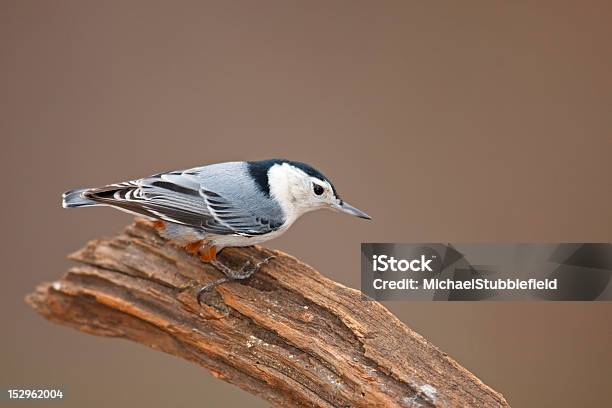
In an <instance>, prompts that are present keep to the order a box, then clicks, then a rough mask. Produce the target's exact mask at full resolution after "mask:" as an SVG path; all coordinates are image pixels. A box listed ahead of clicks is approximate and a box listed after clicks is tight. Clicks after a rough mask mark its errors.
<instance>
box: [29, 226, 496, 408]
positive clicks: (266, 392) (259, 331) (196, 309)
mask: <svg viewBox="0 0 612 408" xmlns="http://www.w3.org/2000/svg"><path fill="white" fill-rule="evenodd" d="M269 255H276V258H274V259H273V260H272V261H271V262H270V263H269V264H267V265H265V266H264V267H263V268H262V270H260V271H259V272H257V273H256V274H255V276H254V277H252V278H250V279H249V280H247V281H243V282H230V283H225V284H223V285H221V286H219V287H217V289H215V290H213V291H212V292H211V293H209V294H207V295H205V296H204V298H203V300H204V303H203V306H202V307H200V306H198V304H197V302H196V298H195V293H196V291H197V289H198V287H199V286H202V285H203V284H205V283H208V282H210V281H212V280H214V279H217V278H219V277H220V276H221V275H220V273H219V272H218V271H217V270H215V269H214V268H212V267H211V266H210V265H207V264H203V263H202V262H201V261H199V260H198V259H197V258H194V257H192V256H190V255H188V254H186V253H185V252H184V251H183V250H182V249H180V248H177V247H175V246H174V245H172V244H170V243H168V242H167V241H165V240H163V239H162V238H160V237H159V236H158V235H157V233H156V231H155V230H154V228H153V227H152V226H151V224H149V223H148V222H146V221H140V220H137V221H136V222H135V223H134V224H132V225H130V226H129V227H127V228H126V230H125V231H124V232H123V233H122V234H120V235H118V236H116V237H113V238H109V239H106V238H104V239H96V240H93V241H91V242H89V243H88V244H87V245H86V247H85V248H83V249H81V250H79V251H77V252H76V253H74V254H72V255H70V258H71V259H73V260H75V261H78V262H79V263H80V264H79V265H78V266H74V267H72V268H71V269H70V270H69V271H68V273H67V274H66V275H65V276H64V277H62V278H61V279H60V280H58V281H56V282H53V283H43V284H41V285H39V286H38V287H37V288H36V290H35V292H34V293H32V294H30V295H28V296H27V298H26V300H27V302H28V303H29V304H30V305H32V307H34V308H35V309H36V310H37V311H38V312H39V313H40V314H41V315H43V316H44V317H46V318H47V319H49V320H51V321H54V322H57V323H61V324H64V325H68V326H72V327H74V328H76V329H77V330H80V331H83V332H86V333H90V334H95V335H99V336H109V337H122V338H127V339H130V340H133V341H136V342H139V343H142V344H145V345H147V346H149V347H152V348H154V349H156V350H161V351H164V352H166V353H170V354H172V355H175V356H178V357H182V358H185V359H187V360H190V361H192V362H194V363H197V364H199V365H201V366H203V367H204V368H206V369H208V370H209V371H210V372H211V373H212V374H213V375H214V376H215V377H217V378H220V379H222V380H224V381H227V382H229V383H231V384H235V385H237V386H238V387H240V388H242V389H244V390H246V391H248V392H250V393H252V394H255V395H259V396H260V397H262V398H264V399H266V400H268V401H269V402H271V403H272V404H274V405H276V406H283V407H285V406H309V407H310V406H316V407H340V406H342V407H348V406H350V407H454V406H478V407H481V406H483V407H485V406H486V407H493V406H494V407H499V406H503V407H506V406H508V403H507V402H506V400H505V399H504V398H503V396H502V395H501V394H500V393H498V392H496V391H494V390H493V389H491V388H489V387H488V386H486V385H485V384H483V383H482V382H481V381H480V380H479V379H478V378H477V377H475V376H474V375H473V374H472V373H470V372H469V371H467V370H466V369H465V368H463V367H461V366H460V365H459V364H457V363H456V362H455V361H454V360H453V359H452V358H450V357H449V356H447V355H446V354H445V353H443V352H442V351H440V350H439V349H438V348H436V347H435V346H433V345H432V344H431V343H429V342H428V341H427V340H425V339H424V338H423V337H421V336H420V335H419V334H417V333H415V332H414V331H412V330H411V329H410V328H408V327H407V326H405V325H404V324H403V323H402V322H400V321H399V320H398V319H397V318H396V317H395V316H393V315H392V314H391V313H390V312H389V311H388V310H387V309H385V308H384V307H383V306H382V305H381V304H379V303H377V302H375V301H372V300H368V299H367V298H365V297H363V296H362V295H361V293H360V292H359V291H357V290H354V289H350V288H347V287H345V286H342V285H341V284H339V283H336V282H333V281H331V280H330V279H327V278H325V277H324V276H322V275H321V274H320V273H319V272H317V271H316V270H314V269H312V268H310V267H309V266H307V265H305V264H303V263H302V262H300V261H299V260H297V259H295V258H293V257H291V256H289V255H287V254H284V253H282V252H280V251H272V250H269V249H266V248H262V247H249V248H240V249H238V248H227V249H225V250H224V251H223V252H222V253H221V255H220V259H221V261H223V262H225V263H226V264H229V265H240V264H242V263H243V262H245V261H246V260H247V259H255V260H259V259H263V258H265V257H267V256H269ZM117 364H121V362H117Z"/></svg>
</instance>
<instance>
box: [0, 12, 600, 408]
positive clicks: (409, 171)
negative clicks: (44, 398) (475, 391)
mask: <svg viewBox="0 0 612 408" xmlns="http://www.w3.org/2000/svg"><path fill="white" fill-rule="evenodd" d="M573 3H574V4H573V5H571V2H570V5H562V4H561V3H560V2H550V3H548V4H545V3H538V4H536V3H535V2H524V4H514V2H502V1H474V2H470V3H469V4H466V3H464V2H455V1H450V2H446V3H442V2H422V1H398V2H384V3H383V2H357V1H346V2H339V1H320V2H310V1H308V2H307V1H302V2H287V1H279V2H252V1H245V2H211V3H203V2H181V3H180V4H177V3H175V2H166V3H156V2H142V3H135V2H118V1H117V2H102V1H97V2H84V1H74V2H72V1H71V2H67V1H52V2H51V1H37V2H32V1H22V0H19V1H7V0H2V1H0V70H1V77H0V81H1V82H0V87H1V88H0V106H1V113H0V114H1V117H0V118H1V120H0V135H1V137H2V144H1V147H2V161H1V164H0V165H1V166H2V169H1V170H2V182H1V184H2V203H3V204H2V210H3V211H2V224H1V225H2V228H3V238H2V245H1V246H0V248H1V249H0V250H1V251H2V261H3V263H2V265H3V268H2V269H3V271H2V272H3V280H2V284H1V285H0V286H1V288H2V289H1V291H2V292H1V296H0V316H1V319H2V320H1V322H2V336H1V337H0V350H1V353H2V363H1V369H0V386H2V387H8V386H13V387H28V386H46V387H49V386H57V387H61V388H62V389H64V391H65V393H66V394H67V397H66V399H65V401H64V402H63V403H62V404H60V405H58V406H71V407H81V406H85V404H86V406H89V407H107V406H111V405H112V404H116V405H120V406H127V405H132V406H138V405H141V406H145V404H146V406H148V407H164V406H179V407H187V406H220V405H221V404H223V406H226V407H229V406H244V404H245V403H246V402H249V405H252V406H265V405H266V404H265V403H264V402H262V401H259V400H257V401H256V400H255V398H253V397H250V396H249V395H247V394H245V393H243V392H242V391H240V390H238V389H235V388H234V387H231V386H229V385H227V384H225V383H223V382H221V381H218V380H215V379H213V378H212V377H211V376H210V375H209V374H207V373H206V372H205V371H204V370H201V369H199V368H197V367H195V366H192V365H191V364H189V363H187V362H184V361H179V360H177V359H174V358H171V357H169V356H166V355H163V354H161V353H158V352H154V351H152V350H149V349H147V348H145V347H142V346H140V345H136V344H132V343H129V342H126V341H120V340H108V339H101V338H94V337H90V336H87V335H84V334H80V333H77V332H76V331H73V330H69V329H66V328H63V327H59V326H56V325H53V324H51V323H48V322H47V321H45V320H43V319H42V318H40V317H39V316H37V315H36V314H35V313H34V312H33V311H32V310H30V309H29V308H28V307H27V306H26V305H25V304H24V303H23V301H22V299H23V296H24V295H25V294H26V293H27V292H28V291H30V290H31V289H32V288H33V287H34V285H35V284H36V283H38V282H40V281H42V280H53V279H54V278H56V277H58V276H59V275H60V274H61V273H62V272H63V271H64V270H65V269H66V268H67V267H68V266H69V264H70V263H69V262H68V261H67V260H65V255H66V254H67V253H68V252H70V251H72V250H75V249H77V248H79V247H80V246H81V245H82V244H83V243H84V242H85V241H86V240H88V239H90V238H93V237H96V236H99V235H110V234H114V233H115V232H117V231H119V230H120V229H121V228H122V227H123V226H124V225H125V224H126V223H128V222H130V217H129V216H127V215H125V214H122V213H119V212H116V211H113V210H111V209H83V210H74V211H67V210H62V209H61V208H60V194H61V192H62V191H63V190H66V189H69V188H74V187H82V186H97V185H101V184H106V183H109V182H115V181H121V180H124V179H129V178H136V177H140V176H145V175H148V174H151V173H154V172H158V171H162V170H172V169H177V168H185V167H190V166H194V165H199V164H206V163H212V162H219V161H226V160H245V159H261V158H270V157H276V156H281V157H287V158H291V159H296V160H303V161H307V162H309V163H311V164H313V165H315V166H317V167H319V168H320V169H321V170H322V171H323V172H325V173H326V174H327V175H328V176H330V178H332V179H333V180H334V182H335V184H336V186H337V187H338V189H339V191H340V193H341V194H342V195H343V196H344V198H346V199H347V201H349V202H351V203H353V204H355V205H357V206H359V207H360V208H363V209H364V210H366V211H367V212H368V213H370V214H371V215H372V216H373V217H374V221H373V222H365V221H363V220H358V219H354V218H351V217H347V216H341V215H339V214H334V213H327V212H320V213H315V214H309V215H307V216H305V217H304V218H303V219H302V220H300V221H299V222H298V223H297V224H296V225H295V226H294V227H293V229H292V230H291V231H290V232H289V233H287V234H286V235H285V236H284V237H282V238H281V239H278V240H276V241H273V242H271V243H270V244H269V245H270V246H273V247H276V248H279V249H282V250H285V251H287V252H289V253H291V254H294V255H296V256H298V257H299V258H301V259H302V260H304V261H305V262H307V263H310V264H311V265H313V266H315V267H317V268H318V269H320V270H321V271H322V272H323V273H325V274H327V275H328V276H330V277H332V278H334V279H336V280H339V281H340V282H342V283H344V284H346V285H349V286H351V287H359V255H358V254H359V243H360V242H362V241H370V242H372V241H374V242H376V241H399V242H402V241H413V242H414V241H416V242H422V241H425V242H427V241H460V242H500V241H510V242H512V241H536V242H537V241H553V242H554V241H610V240H611V239H612V232H611V231H612V229H611V227H612V211H611V204H612V188H611V183H610V174H611V171H612V164H611V162H610V154H611V153H612V136H611V129H612V115H611V112H612V91H611V89H612V80H611V78H612V76H611V75H610V73H611V72H612V59H611V51H610V39H611V38H612V28H611V27H612V25H610V21H611V20H612V8H611V6H610V2H607V1H602V2H598V3H596V2H573ZM387 306H388V307H389V308H390V309H391V310H392V311H393V312H394V313H396V314H397V315H398V316H399V317H400V318H401V319H402V320H403V321H404V322H406V323H407V324H409V325H410V326H411V327H413V328H414V329H416V330H417V331H418V332H420V333H422V334H423V335H424V336H426V337H427V338H429V339H430V340H431V341H433V342H434V343H435V344H437V345H438V346H440V347H441V348H442V349H444V350H445V351H447V352H448V353H449V354H450V355H451V356H453V357H454V358H456V359H457V360H458V361H459V362H460V363H461V364H463V365H465V366H466V367H467V368H469V369H470V370H472V371H473V372H474V373H476V374H477V375H478V376H480V378H482V380H483V381H484V382H486V383H487V384H489V385H491V386H492V387H494V388H496V389H497V390H499V391H501V392H503V393H504V395H505V396H506V397H507V398H508V400H509V401H510V403H511V404H513V405H514V406H515V407H525V406H529V407H536V406H539V407H542V406H567V407H570V406H602V405H605V404H606V403H609V401H610V398H612V390H611V389H610V381H611V376H612V368H611V365H612V364H611V363H612V353H611V350H610V343H611V340H612V329H611V327H612V325H611V323H612V319H611V313H610V312H611V311H612V309H611V306H612V305H611V304H610V303H544V302H541V303H529V302H515V303H493V302H490V303H430V302H422V303H408V302H395V303H389V304H388V305H387ZM3 392H4V391H3ZM3 397H4V396H3Z"/></svg>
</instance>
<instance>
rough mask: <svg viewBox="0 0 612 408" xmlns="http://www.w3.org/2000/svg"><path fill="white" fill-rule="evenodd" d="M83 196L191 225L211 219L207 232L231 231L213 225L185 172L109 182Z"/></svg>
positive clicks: (194, 181) (194, 180) (194, 182)
mask: <svg viewBox="0 0 612 408" xmlns="http://www.w3.org/2000/svg"><path fill="white" fill-rule="evenodd" d="M84 196H85V197H86V198H89V199H91V200H94V201H96V202H100V203H102V204H107V205H110V206H113V207H117V208H119V209H123V210H126V211H128V212H131V213H136V214H142V215H145V216H148V217H152V218H156V219H160V220H164V221H168V222H172V223H176V224H181V225H186V226H190V227H194V228H202V227H203V226H204V225H205V224H207V223H209V222H211V223H213V224H212V225H211V231H210V232H213V233H218V234H228V233H232V232H231V231H228V229H227V228H223V227H222V228H217V227H215V226H214V221H215V219H214V217H213V216H212V214H210V213H209V211H208V208H207V206H206V202H205V200H204V198H203V197H202V196H201V195H200V184H199V182H198V179H197V178H195V177H194V176H193V175H192V174H189V173H188V171H176V172H171V173H160V174H156V175H154V176H151V177H145V178H142V179H139V180H133V181H127V182H124V183H118V184H111V185H108V186H106V187H102V188H97V189H91V190H88V191H86V192H85V193H84ZM212 230H214V231H212Z"/></svg>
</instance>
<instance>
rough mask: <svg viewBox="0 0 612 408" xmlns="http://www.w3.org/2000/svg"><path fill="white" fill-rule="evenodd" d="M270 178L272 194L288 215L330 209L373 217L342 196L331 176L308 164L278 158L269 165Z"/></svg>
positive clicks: (268, 175)
mask: <svg viewBox="0 0 612 408" xmlns="http://www.w3.org/2000/svg"><path fill="white" fill-rule="evenodd" d="M267 179H268V185H269V192H270V197H271V198H273V199H275V200H276V201H277V202H278V203H279V204H280V205H281V207H282V208H283V210H284V211H285V213H286V215H287V216H288V218H293V219H297V218H298V217H299V216H301V215H302V214H305V213H307V212H310V211H314V210H319V209H325V208H327V209H330V210H334V211H340V212H344V213H347V214H350V215H354V216H356V217H360V218H365V219H368V220H369V219H371V218H370V216H369V215H367V214H366V213H364V212H363V211H361V210H358V209H357V208H355V207H353V206H351V205H349V204H348V203H346V202H344V201H343V200H342V199H340V197H338V193H337V192H336V189H335V188H334V186H333V184H332V183H331V182H330V181H329V179H328V178H327V177H325V176H324V175H323V174H322V173H321V172H319V171H318V170H316V169H314V168H313V167H311V166H309V165H307V164H305V163H300V162H294V161H287V160H284V161H281V160H275V161H274V163H273V164H272V165H271V166H269V168H268V171H267Z"/></svg>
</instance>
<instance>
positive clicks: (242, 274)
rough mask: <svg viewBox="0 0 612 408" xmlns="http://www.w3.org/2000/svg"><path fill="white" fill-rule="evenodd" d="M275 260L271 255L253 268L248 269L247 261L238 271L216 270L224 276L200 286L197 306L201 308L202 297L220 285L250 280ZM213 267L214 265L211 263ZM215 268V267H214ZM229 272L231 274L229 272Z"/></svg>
mask: <svg viewBox="0 0 612 408" xmlns="http://www.w3.org/2000/svg"><path fill="white" fill-rule="evenodd" d="M274 258H276V256H275V255H271V256H269V257H267V258H265V259H263V260H261V261H259V262H257V263H256V264H255V266H253V268H251V269H249V268H248V267H249V265H251V263H252V262H251V261H250V260H247V261H246V262H245V263H244V265H242V267H241V268H240V270H239V271H232V270H231V269H229V268H228V267H227V266H225V267H224V268H218V269H220V270H221V272H223V273H224V274H225V275H226V276H224V277H223V278H221V279H217V280H216V281H213V282H210V283H207V284H206V285H204V286H202V287H201V288H200V289H199V290H198V293H197V295H196V299H197V301H198V304H199V305H200V306H202V296H204V295H205V294H206V293H208V292H210V291H211V290H212V289H213V288H215V287H217V286H219V285H220V284H222V283H225V282H228V281H231V280H243V279H247V278H250V277H251V276H252V275H253V274H254V273H255V272H257V271H258V270H259V269H260V268H261V267H262V266H263V265H265V264H267V263H268V262H270V260H272V259H274ZM213 265H215V264H214V263H213ZM215 266H216V265H215ZM230 271H231V272H230Z"/></svg>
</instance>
